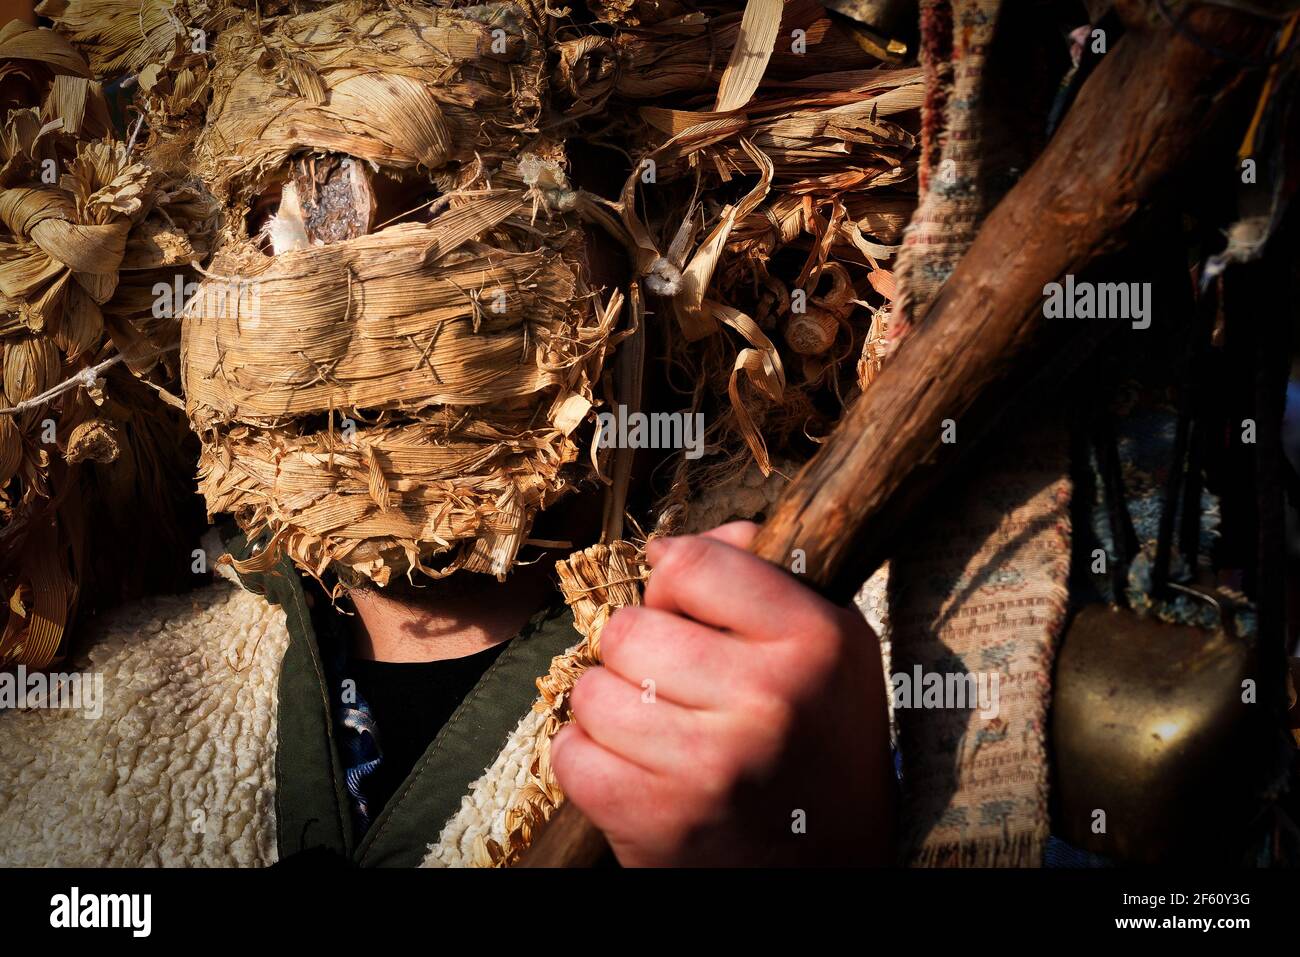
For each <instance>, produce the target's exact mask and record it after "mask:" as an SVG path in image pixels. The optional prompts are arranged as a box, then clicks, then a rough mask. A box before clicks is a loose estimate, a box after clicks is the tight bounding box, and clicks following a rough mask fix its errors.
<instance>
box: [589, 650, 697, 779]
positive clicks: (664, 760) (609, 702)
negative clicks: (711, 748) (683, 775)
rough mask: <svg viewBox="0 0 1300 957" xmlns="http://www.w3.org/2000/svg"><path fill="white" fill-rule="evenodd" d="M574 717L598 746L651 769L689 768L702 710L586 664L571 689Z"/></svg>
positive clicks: (695, 746) (662, 770)
mask: <svg viewBox="0 0 1300 957" xmlns="http://www.w3.org/2000/svg"><path fill="white" fill-rule="evenodd" d="M571 701H572V707H573V718H574V720H575V721H576V722H577V723H578V726H579V727H581V728H582V730H583V732H584V733H585V734H586V735H587V736H588V737H589V738H591V739H592V740H593V741H595V742H596V743H597V744H599V745H601V746H602V747H604V748H607V749H608V750H610V751H612V752H614V753H615V754H617V755H619V756H620V757H622V758H624V759H625V760H628V761H631V762H632V763H633V764H636V765H638V766H639V767H642V768H645V769H646V770H648V771H653V772H655V773H662V772H667V771H676V772H678V773H680V771H681V770H682V768H683V767H687V766H689V761H688V758H687V755H688V754H689V753H691V752H693V751H695V750H697V749H698V748H697V745H698V744H699V740H700V735H701V734H702V733H704V732H703V730H702V729H701V720H700V717H699V715H700V712H692V711H690V710H688V709H686V708H683V707H682V706H681V705H678V704H674V703H673V702H671V701H668V700H667V699H661V698H660V697H659V696H658V695H657V694H651V693H649V692H648V691H646V690H645V689H642V688H641V687H639V686H637V685H634V684H631V683H630V682H628V681H625V680H624V679H622V678H620V677H619V676H618V675H616V674H614V673H613V672H612V671H610V670H609V669H608V668H588V669H587V670H586V671H585V672H583V675H582V677H581V678H580V679H578V683H577V684H576V685H574V687H573V693H572V698H571Z"/></svg>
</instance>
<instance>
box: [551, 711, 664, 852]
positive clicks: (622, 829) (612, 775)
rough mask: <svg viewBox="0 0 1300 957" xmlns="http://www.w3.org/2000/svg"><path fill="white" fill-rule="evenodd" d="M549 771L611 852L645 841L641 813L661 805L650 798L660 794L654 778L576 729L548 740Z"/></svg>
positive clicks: (660, 785)
mask: <svg viewBox="0 0 1300 957" xmlns="http://www.w3.org/2000/svg"><path fill="white" fill-rule="evenodd" d="M551 767H552V768H553V769H554V770H555V776H556V778H557V779H558V780H559V782H560V787H561V788H563V789H564V794H565V797H566V799H567V800H570V801H572V802H573V803H574V804H576V805H577V806H578V808H579V809H580V810H581V811H582V812H583V813H584V814H586V815H587V817H588V818H590V819H591V822H592V823H593V824H595V825H596V827H598V828H600V829H601V830H602V831H604V832H605V836H606V837H607V838H608V839H609V842H610V843H611V844H612V845H614V849H615V851H618V850H619V845H620V844H626V843H628V842H630V841H632V840H634V839H636V838H638V837H640V838H643V839H644V838H645V837H646V836H647V835H646V834H645V833H644V832H645V830H646V825H647V824H648V823H649V822H647V821H646V820H645V815H644V813H643V811H642V808H643V807H644V805H646V804H647V803H650V804H658V803H662V802H659V801H655V800H654V799H655V797H656V796H659V795H662V794H663V790H664V786H663V783H662V782H661V781H660V780H659V779H658V778H657V777H656V776H655V775H654V774H652V773H651V772H649V771H647V770H646V769H645V768H641V767H638V766H637V765H635V764H633V763H632V762H630V761H628V760H627V759H626V758H623V757H620V756H619V755H617V754H615V753H614V752H612V751H610V750H609V749H607V748H603V747H601V746H600V745H599V744H597V743H596V742H595V741H593V740H592V739H591V737H590V736H589V735H587V733H586V732H584V731H583V730H582V728H580V727H578V726H577V725H574V724H568V725H565V726H564V727H563V728H561V729H560V730H559V731H558V732H557V733H556V735H555V737H554V738H552V739H551ZM619 857H620V859H622V857H623V855H622V854H620V855H619Z"/></svg>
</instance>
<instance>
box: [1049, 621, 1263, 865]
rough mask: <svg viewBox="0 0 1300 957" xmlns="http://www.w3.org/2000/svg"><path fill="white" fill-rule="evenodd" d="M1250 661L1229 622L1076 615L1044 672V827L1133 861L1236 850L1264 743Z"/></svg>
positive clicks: (1248, 647)
mask: <svg viewBox="0 0 1300 957" xmlns="http://www.w3.org/2000/svg"><path fill="white" fill-rule="evenodd" d="M1230 617H1231V616H1230V615H1229V614H1225V615H1223V621H1225V622H1228V621H1229V619H1230ZM1255 667H1256V661H1255V653H1254V648H1253V645H1252V642H1250V641H1248V640H1245V639H1242V638H1238V637H1237V636H1236V635H1235V634H1234V633H1233V632H1232V630H1231V628H1230V627H1220V628H1217V629H1214V630H1212V631H1211V630H1207V629H1203V628H1198V627H1195V626H1191V625H1173V624H1167V623H1165V622H1161V621H1157V620H1155V619H1150V618H1140V617H1138V616H1137V615H1134V614H1132V613H1129V612H1125V611H1120V610H1116V609H1113V608H1109V607H1107V606H1104V605H1091V606H1088V607H1086V608H1084V609H1083V610H1082V611H1080V612H1079V614H1078V615H1076V616H1075V618H1074V621H1073V622H1072V623H1071V625H1070V627H1069V629H1068V630H1067V633H1066V637H1065V641H1064V643H1063V645H1062V648H1061V652H1060V655H1059V658H1058V662H1057V668H1056V680H1055V696H1054V702H1053V711H1052V745H1053V751H1054V766H1055V773H1056V789H1055V791H1056V797H1057V805H1056V808H1055V813H1054V815H1053V827H1054V830H1055V831H1056V832H1057V833H1058V834H1059V835H1060V836H1061V837H1062V838H1064V839H1065V840H1067V841H1069V842H1070V843H1071V844H1074V845H1075V846H1077V847H1081V848H1083V849H1085V850H1088V851H1091V852H1093V853H1094V854H1100V855H1103V856H1104V857H1107V858H1110V859H1112V860H1114V861H1116V862H1123V863H1133V864H1155V863H1172V862H1177V861H1180V860H1187V859H1189V858H1193V857H1195V858H1197V859H1199V860H1202V861H1204V860H1207V859H1212V858H1213V857H1215V856H1218V855H1221V854H1230V853H1231V852H1232V849H1233V847H1234V846H1240V837H1241V833H1240V830H1241V828H1240V827H1238V825H1239V824H1240V825H1242V826H1244V823H1245V822H1248V821H1249V820H1250V818H1251V816H1252V810H1253V809H1252V807H1251V803H1252V800H1253V794H1254V790H1255V786H1256V784H1257V782H1258V781H1259V772H1258V769H1259V768H1260V767H1261V763H1262V762H1263V763H1266V762H1267V760H1268V756H1267V754H1266V753H1265V749H1266V748H1267V747H1268V745H1269V744H1270V743H1271V742H1272V741H1273V736H1271V735H1270V734H1269V732H1268V730H1267V727H1266V721H1267V718H1266V709H1265V708H1264V707H1263V706H1262V705H1260V704H1256V703H1254V698H1253V696H1252V695H1251V694H1250V693H1249V689H1251V688H1252V684H1251V682H1252V681H1253V679H1254V678H1255V674H1256V673H1255Z"/></svg>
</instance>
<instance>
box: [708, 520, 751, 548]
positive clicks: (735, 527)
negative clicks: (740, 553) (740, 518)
mask: <svg viewBox="0 0 1300 957" xmlns="http://www.w3.org/2000/svg"><path fill="white" fill-rule="evenodd" d="M757 534H758V526H757V525H755V524H754V523H753V522H727V524H725V525H719V526H718V527H717V528H712V529H709V531H707V532H704V533H703V535H704V537H705V538H712V539H716V540H717V541H719V542H726V543H727V544H728V545H731V546H733V547H735V548H739V549H743V550H744V551H749V545H750V543H751V542H752V541H753V540H754V536H755V535H757Z"/></svg>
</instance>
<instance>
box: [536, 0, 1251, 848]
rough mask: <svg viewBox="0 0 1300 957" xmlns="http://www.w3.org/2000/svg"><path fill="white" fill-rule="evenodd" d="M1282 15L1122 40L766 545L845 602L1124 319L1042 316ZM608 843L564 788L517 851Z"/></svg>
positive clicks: (1223, 130) (1231, 110)
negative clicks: (1025, 410) (942, 487)
mask: <svg viewBox="0 0 1300 957" xmlns="http://www.w3.org/2000/svg"><path fill="white" fill-rule="evenodd" d="M1274 30H1275V26H1274V25H1272V24H1270V23H1268V22H1267V21H1264V20H1262V19H1259V18H1256V17H1252V16H1249V15H1244V14H1241V13H1237V12H1235V11H1232V10H1228V9H1224V8H1215V7H1200V8H1196V9H1194V10H1193V11H1192V12H1191V13H1190V14H1189V15H1188V16H1187V17H1186V19H1185V20H1183V21H1182V22H1181V23H1179V24H1178V25H1177V26H1174V25H1167V26H1164V27H1162V28H1159V29H1133V30H1131V31H1130V32H1129V33H1128V34H1127V35H1125V37H1124V38H1123V39H1122V40H1121V41H1120V42H1119V43H1117V44H1116V45H1115V46H1114V48H1113V49H1112V51H1111V52H1110V53H1109V54H1107V55H1106V57H1105V59H1104V60H1103V61H1102V62H1101V64H1100V65H1099V66H1098V67H1097V69H1096V71H1095V72H1094V73H1093V75H1092V76H1091V77H1090V78H1089V79H1088V81H1087V83H1086V84H1085V85H1084V87H1083V88H1082V89H1081V90H1080V93H1079V97H1078V100H1077V101H1076V102H1075V104H1074V106H1073V107H1072V108H1071V110H1070V112H1069V114H1068V115H1067V116H1066V118H1065V121H1064V122H1063V123H1062V125H1061V127H1060V129H1059V130H1058V131H1057V133H1056V135H1055V136H1054V137H1053V138H1052V140H1051V141H1050V143H1049V144H1048V146H1047V147H1046V149H1044V151H1043V153H1042V154H1041V156H1040V157H1039V158H1038V159H1037V160H1036V161H1035V162H1034V164H1033V166H1032V167H1031V168H1030V169H1029V170H1028V172H1026V174H1025V175H1024V177H1023V178H1022V179H1021V180H1020V182H1019V183H1017V184H1016V186H1015V187H1014V188H1013V189H1012V190H1011V191H1010V192H1009V193H1008V194H1007V195H1006V197H1005V198H1004V199H1003V200H1002V202H1001V203H1000V204H998V206H997V207H996V208H995V209H994V210H993V212H992V213H991V214H990V215H989V217H988V219H987V220H986V221H985V223H984V226H983V227H982V228H981V230H980V233H979V236H978V237H977V238H976V240H975V242H974V243H973V244H972V246H971V248H970V249H969V250H968V251H967V253H966V255H965V256H964V257H963V258H962V260H961V263H960V264H959V265H958V267H957V269H956V271H955V272H954V273H953V275H952V277H951V278H950V279H949V280H948V282H947V284H946V285H945V286H944V289H943V292H942V293H941V294H940V296H939V298H938V299H937V300H936V301H935V303H934V304H933V306H932V307H931V309H930V311H929V313H928V315H927V316H926V318H925V321H924V323H923V324H921V326H920V327H919V328H918V329H917V330H916V331H915V332H913V333H912V335H911V336H910V337H909V338H908V339H907V341H906V344H905V345H904V346H903V347H902V348H901V349H900V350H899V352H898V354H897V355H896V356H894V357H893V358H892V359H891V360H890V361H889V362H888V363H887V364H886V365H885V367H884V369H883V371H882V372H881V375H880V377H879V379H878V380H877V381H876V382H875V383H874V384H873V385H872V387H871V389H870V390H869V391H868V392H866V393H865V394H864V395H863V396H862V397H861V398H860V399H859V400H858V401H857V402H855V403H854V404H853V406H852V407H851V408H850V409H849V410H848V411H847V412H846V413H845V415H844V417H843V419H842V420H841V422H840V424H839V425H838V427H837V428H836V430H835V433H834V435H833V436H832V437H831V438H830V439H829V440H828V441H827V442H826V443H825V444H824V445H823V446H822V447H821V449H819V450H818V452H817V454H816V455H815V456H814V457H813V458H812V460H811V461H809V462H808V464H807V465H805V466H804V468H803V469H802V470H801V471H800V472H799V474H798V475H797V476H796V477H795V479H794V481H793V482H792V483H791V484H790V485H789V486H788V487H787V488H786V489H785V491H784V493H783V494H782V496H781V498H780V500H779V502H778V503H777V505H776V507H775V508H774V510H773V511H772V514H771V516H770V517H769V518H768V520H767V521H766V522H765V523H764V525H763V528H762V530H761V532H760V533H759V535H758V536H757V537H756V539H755V540H754V544H753V546H752V551H753V552H754V554H756V555H758V556H759V557H761V558H764V559H766V560H768V561H770V562H773V563H775V564H778V565H782V566H784V567H788V566H789V562H790V560H791V555H792V553H793V552H794V550H795V549H802V551H803V552H804V555H805V556H806V568H807V571H806V573H805V574H804V575H802V576H801V578H802V580H804V581H805V582H807V583H808V584H809V585H811V586H812V587H815V588H818V589H819V590H821V591H822V592H823V594H826V595H828V596H829V597H831V598H832V599H834V600H837V601H842V600H846V599H847V598H849V597H851V596H852V594H853V592H854V590H855V589H856V588H857V587H859V586H860V585H861V583H862V581H863V580H864V579H865V578H866V577H867V576H868V575H869V574H870V573H871V572H872V571H874V570H875V568H876V567H877V566H878V565H879V564H880V562H881V561H883V560H884V558H885V557H887V554H888V551H889V550H890V548H891V546H892V544H893V542H894V541H895V535H896V534H897V532H898V530H899V529H900V527H901V525H902V523H903V522H904V520H905V519H906V518H907V517H908V516H909V515H913V514H915V510H916V507H917V505H918V504H919V503H921V502H922V501H923V500H924V498H925V496H926V495H927V494H928V493H929V492H931V491H932V490H933V489H934V487H935V485H936V483H937V482H938V481H939V480H940V479H941V478H942V476H943V475H944V474H945V472H946V471H948V470H949V469H950V468H951V467H952V465H953V464H954V462H956V461H957V457H958V450H960V453H961V454H966V453H968V452H969V450H970V449H971V448H972V447H973V446H974V445H975V444H976V442H977V441H978V439H979V438H980V436H982V435H983V434H985V433H987V432H988V431H989V429H991V428H992V427H993V425H994V424H995V423H996V421H997V419H998V418H999V413H1000V412H1002V411H1005V409H1006V408H1007V407H1008V405H1009V403H1010V401H1011V399H1012V397H1013V396H1014V393H1015V391H1016V390H1017V388H1019V387H1023V385H1024V381H1025V379H1026V370H1028V369H1032V368H1033V367H1035V366H1040V367H1041V366H1042V364H1043V363H1044V361H1053V357H1059V356H1061V355H1066V356H1068V355H1069V354H1070V353H1072V352H1078V351H1079V350H1080V343H1081V341H1084V342H1085V343H1086V342H1087V341H1088V340H1090V339H1092V338H1094V337H1095V333H1096V332H1097V331H1098V329H1099V328H1100V327H1103V326H1104V327H1107V328H1108V329H1114V328H1115V324H1114V323H1109V322H1103V321H1102V320H1096V319H1092V320H1081V319H1061V320H1054V321H1049V320H1046V319H1045V318H1044V317H1043V310H1042V305H1043V300H1044V292H1043V289H1044V286H1045V284H1047V283H1049V282H1052V281H1054V280H1056V279H1057V278H1058V277H1061V276H1064V275H1066V274H1070V273H1078V272H1081V271H1082V270H1083V269H1084V268H1085V267H1086V266H1087V265H1088V264H1089V263H1091V262H1093V261H1094V260H1096V259H1098V258H1099V257H1101V256H1103V255H1106V254H1108V253H1111V252H1114V251H1115V250H1116V249H1117V248H1119V247H1120V245H1121V244H1122V241H1123V239H1122V237H1123V232H1124V229H1125V227H1126V226H1127V225H1128V224H1129V223H1130V222H1131V221H1132V220H1133V218H1134V217H1135V215H1136V214H1137V213H1138V211H1139V210H1140V209H1141V208H1142V207H1143V206H1144V205H1146V204H1147V203H1148V202H1149V201H1150V200H1152V199H1153V198H1155V197H1156V196H1157V195H1158V193H1159V191H1160V188H1161V187H1162V186H1167V185H1168V178H1169V177H1170V174H1171V173H1174V172H1176V171H1177V170H1178V169H1179V168H1180V167H1182V166H1183V165H1184V164H1186V163H1187V162H1188V160H1189V159H1190V158H1191V157H1193V156H1195V155H1197V150H1198V148H1200V147H1201V146H1202V145H1203V144H1207V143H1209V142H1210V141H1211V138H1213V137H1215V136H1225V135H1226V136H1228V137H1229V138H1231V137H1233V136H1235V137H1236V138H1235V139H1230V142H1231V145H1233V146H1235V145H1236V143H1238V142H1240V138H1241V135H1242V133H1243V132H1244V129H1245V123H1246V121H1247V120H1248V119H1249V116H1250V113H1251V110H1250V107H1251V102H1250V93H1251V91H1252V89H1253V90H1255V91H1256V92H1257V90H1258V85H1257V83H1255V82H1251V80H1252V77H1257V76H1258V71H1255V70H1250V69H1245V68H1243V63H1246V62H1252V61H1254V62H1257V61H1260V60H1262V59H1263V58H1265V57H1266V56H1267V55H1268V52H1269V50H1270V42H1269V41H1270V40H1271V38H1272V37H1273V34H1274ZM1223 175H1225V176H1226V175H1231V173H1230V171H1227V170H1225V172H1224V174H1223ZM1127 325H1128V324H1127V322H1125V323H1124V327H1125V328H1127ZM1081 326H1091V327H1092V328H1091V329H1090V330H1084V329H1081V328H1079V327H1081ZM946 419H951V420H953V421H954V422H955V423H957V427H958V430H959V432H960V436H961V439H960V442H958V443H954V444H950V445H945V444H944V443H942V442H941V433H942V431H943V428H942V423H943V422H944V420H946ZM850 557H852V558H853V559H854V560H853V561H852V562H851V563H850V562H848V559H849V558H850ZM606 853H608V845H607V844H606V843H605V841H604V838H603V836H602V835H601V834H600V832H599V831H598V830H597V829H596V827H595V826H594V825H592V824H591V823H590V821H588V820H587V819H586V817H585V816H583V814H582V813H581V811H579V810H578V809H577V807H575V806H574V805H572V804H567V803H566V804H564V805H561V807H560V808H559V809H558V810H557V811H556V813H555V815H554V816H553V817H552V819H551V821H550V822H549V823H548V825H547V826H546V827H545V828H544V829H543V830H542V831H541V833H540V834H539V835H538V836H537V837H536V838H535V839H534V841H533V843H532V846H531V847H530V848H529V850H528V851H527V852H526V853H525V855H524V857H523V860H522V861H521V866H525V867H565V866H567V867H582V866H590V865H591V864H593V863H595V862H597V861H598V860H599V859H600V858H601V857H602V856H603V855H604V854H606Z"/></svg>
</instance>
